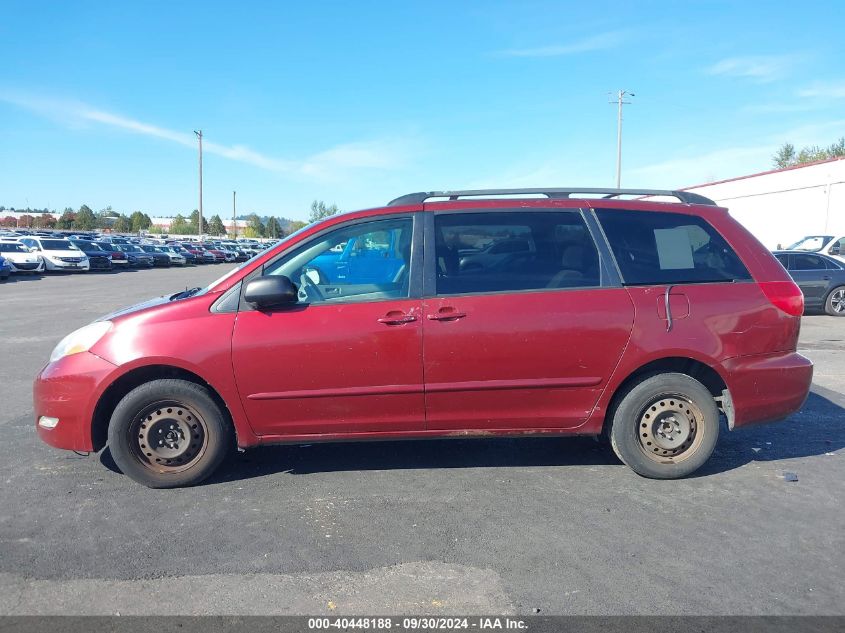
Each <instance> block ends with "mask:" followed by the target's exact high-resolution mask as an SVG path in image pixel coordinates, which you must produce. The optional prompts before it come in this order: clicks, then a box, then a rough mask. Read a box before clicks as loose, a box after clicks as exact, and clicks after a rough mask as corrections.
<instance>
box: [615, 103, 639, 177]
mask: <svg viewBox="0 0 845 633" xmlns="http://www.w3.org/2000/svg"><path fill="white" fill-rule="evenodd" d="M635 96H636V95H635V94H634V93H633V92H628V91H627V90H619V91H618V92H617V93H616V99H615V100H614V101H610V102H609V103H616V105H617V108H618V109H617V115H616V188H617V189H620V188H621V187H622V106H623V105H628V104H630V103H631V102H630V101H625V97H635Z"/></svg>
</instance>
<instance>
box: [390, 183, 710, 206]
mask: <svg viewBox="0 0 845 633" xmlns="http://www.w3.org/2000/svg"><path fill="white" fill-rule="evenodd" d="M573 193H576V194H586V193H590V194H604V197H605V198H616V197H618V196H669V197H672V198H677V199H678V200H680V201H681V202H683V203H685V204H706V205H710V206H717V205H716V203H715V202H713V201H712V200H711V199H710V198H705V197H704V196H701V195H699V194H697V193H690V192H689V191H670V190H668V189H605V188H601V187H562V188H551V189H549V188H545V187H543V188H539V189H466V190H463V191H420V192H418V193H409V194H407V195H404V196H400V197H398V198H396V199H395V200H391V201H390V202H388V203H387V206H389V207H398V206H401V205H405V204H422V203H423V202H425V201H426V200H428V199H429V198H449V200H457V199H458V198H467V197H480V196H484V197H488V196H513V195H527V194H532V195H544V196H546V197H547V198H570V197H572V194H573Z"/></svg>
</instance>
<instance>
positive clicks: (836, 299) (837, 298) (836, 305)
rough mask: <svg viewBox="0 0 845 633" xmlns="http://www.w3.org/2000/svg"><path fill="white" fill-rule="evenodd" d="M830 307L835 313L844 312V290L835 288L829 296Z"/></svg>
mask: <svg viewBox="0 0 845 633" xmlns="http://www.w3.org/2000/svg"><path fill="white" fill-rule="evenodd" d="M830 307H831V308H833V311H834V312H836V314H842V313H843V312H845V290H837V291H835V292H834V293H833V294H832V295H831V296H830Z"/></svg>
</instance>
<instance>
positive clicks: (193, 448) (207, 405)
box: [108, 379, 232, 488]
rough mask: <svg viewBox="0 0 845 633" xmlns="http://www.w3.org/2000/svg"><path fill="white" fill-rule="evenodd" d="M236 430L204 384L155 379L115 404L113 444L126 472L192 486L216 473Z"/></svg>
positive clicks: (158, 484)
mask: <svg viewBox="0 0 845 633" xmlns="http://www.w3.org/2000/svg"><path fill="white" fill-rule="evenodd" d="M231 442H232V431H231V426H230V424H229V422H228V420H227V419H226V418H225V417H224V416H223V413H222V412H221V410H220V407H219V406H218V405H217V403H216V402H215V401H214V400H213V399H212V397H211V395H210V394H209V392H208V390H207V389H205V388H204V387H202V386H200V385H197V384H195V383H192V382H187V381H185V380H173V379H162V380H153V381H151V382H148V383H145V384H143V385H141V386H139V387H136V388H135V389H133V390H132V391H130V392H129V393H128V394H127V395H126V396H124V398H123V399H122V400H121V401H120V402H119V403H118V405H117V407H115V410H114V413H112V417H111V421H110V423H109V433H108V443H109V449H110V450H111V454H112V457H113V458H114V461H115V463H116V464H117V465H118V467H119V468H120V470H121V471H123V473H124V474H125V475H128V476H129V477H131V478H132V479H134V480H135V481H137V482H139V483H141V484H144V485H145V486H148V487H150V488H177V487H180V486H191V485H194V484H197V483H199V482H201V481H202V480H204V479H205V478H206V477H208V476H209V475H211V474H212V473H213V472H214V470H215V469H216V468H217V467H218V466H219V465H220V463H221V462H222V461H223V459H224V458H225V457H226V454H227V453H228V451H229V448H230V447H231Z"/></svg>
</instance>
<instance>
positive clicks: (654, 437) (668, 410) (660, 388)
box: [610, 373, 719, 479]
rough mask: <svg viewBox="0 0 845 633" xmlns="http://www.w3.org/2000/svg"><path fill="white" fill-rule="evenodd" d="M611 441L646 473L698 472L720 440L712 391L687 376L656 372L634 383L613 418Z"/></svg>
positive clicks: (621, 454) (669, 476)
mask: <svg viewBox="0 0 845 633" xmlns="http://www.w3.org/2000/svg"><path fill="white" fill-rule="evenodd" d="M610 423H611V427H610V443H611V446H612V447H613V451H614V452H615V453H616V455H617V456H618V457H619V459H621V460H622V461H623V462H624V463H625V464H626V465H627V466H629V467H630V468H631V469H632V470H633V471H634V472H636V473H637V474H639V475H642V476H643V477H649V478H652V479H677V478H679V477H685V476H687V475H689V474H691V473H693V472H695V471H696V470H698V469H699V468H700V467H701V466H702V465H703V464H704V463H705V462H706V461H707V460H708V459H709V458H710V455H711V454H712V453H713V449H714V448H715V446H716V441H717V440H718V439H719V409H718V407H717V406H716V401H715V400H714V398H713V395H712V394H711V393H710V392H709V391H708V390H707V388H706V387H705V386H704V385H702V384H701V383H700V382H698V381H697V380H695V379H694V378H690V377H689V376H687V375H685V374H677V373H665V374H653V375H651V376H647V377H645V378H643V379H642V380H641V381H639V382H637V383H635V384H633V385H632V386H630V387H629V388H628V389H627V390H626V391H625V393H624V395H622V397H621V399H620V400H618V405H617V406H616V407H615V409H614V410H613V411H612V418H611V419H610Z"/></svg>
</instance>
